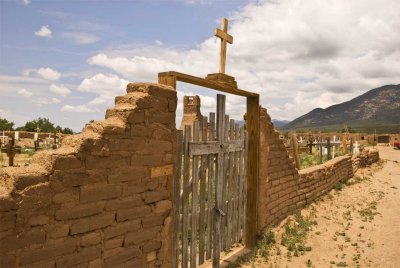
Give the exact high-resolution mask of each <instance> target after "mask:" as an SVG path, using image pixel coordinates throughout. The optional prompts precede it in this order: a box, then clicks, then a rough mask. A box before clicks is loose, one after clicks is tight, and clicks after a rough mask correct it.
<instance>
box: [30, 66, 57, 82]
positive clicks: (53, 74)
mask: <svg viewBox="0 0 400 268" xmlns="http://www.w3.org/2000/svg"><path fill="white" fill-rule="evenodd" d="M35 72H36V73H37V75H38V76H40V77H42V78H43V79H46V80H50V81H57V80H58V79H60V77H61V74H60V73H59V72H57V71H56V70H53V69H51V68H39V69H37V70H35ZM28 74H29V71H28Z"/></svg>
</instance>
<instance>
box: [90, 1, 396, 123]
mask: <svg viewBox="0 0 400 268" xmlns="http://www.w3.org/2000/svg"><path fill="white" fill-rule="evenodd" d="M189 2H193V3H194V2H198V1H189ZM200 2H202V1H200ZM399 10H400V2H399V1H397V0H385V1H383V2H382V1H374V0H363V1H361V0H359V1H347V0H336V1H334V2H332V1H327V0H326V1H317V2H315V1H306V0H298V1H292V0H277V1H266V0H265V1H257V2H253V3H250V4H248V5H247V6H245V7H244V8H242V9H241V10H239V11H238V12H237V13H235V14H233V15H232V16H231V17H230V24H229V26H230V28H229V32H230V34H232V35H233V37H234V42H233V45H229V46H228V57H227V58H228V59H227V73H228V74H231V75H234V76H236V79H237V81H238V85H239V87H241V88H243V89H246V90H249V91H255V92H258V93H260V96H261V104H262V105H263V106H265V107H267V108H268V110H269V111H270V112H271V114H272V117H274V118H279V119H294V118H296V117H298V116H300V115H302V114H304V113H306V112H309V111H310V110H312V109H314V108H316V107H326V106H329V105H332V104H335V103H337V102H341V101H344V100H348V99H350V98H352V97H355V96H357V95H359V94H361V93H363V92H366V91H367V90H369V89H372V88H375V87H379V86H381V85H385V84H398V83H399V77H400V64H398V63H399V62H400V35H396V34H393V33H396V32H398V29H399V28H400V16H398V14H399V13H398V11H399ZM216 27H219V25H216ZM219 44H220V42H219V40H217V39H216V38H214V37H212V38H209V39H208V40H205V41H204V42H203V43H201V44H199V45H198V46H197V47H196V48H195V49H187V50H182V49H176V48H168V47H160V46H147V47H138V46H133V47H130V48H129V47H123V48H121V47H117V48H114V49H108V50H105V51H102V52H100V53H98V54H97V55H95V56H93V57H91V58H89V59H88V63H89V64H91V65H95V66H100V67H105V68H109V69H110V70H113V71H114V72H117V73H119V74H121V75H122V76H123V77H124V78H125V79H129V80H130V81H154V80H155V79H156V78H157V72H162V71H169V70H175V71H181V72H185V73H189V74H193V75H196V76H203V77H204V76H205V75H206V74H207V73H213V72H216V71H218V54H219ZM235 103H236V104H237V103H238V102H236V100H235ZM228 112H229V111H228ZM233 113H234V111H233Z"/></svg>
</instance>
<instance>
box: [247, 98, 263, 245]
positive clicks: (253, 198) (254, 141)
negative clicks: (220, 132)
mask: <svg viewBox="0 0 400 268" xmlns="http://www.w3.org/2000/svg"><path fill="white" fill-rule="evenodd" d="M259 106H260V98H259V96H256V97H247V115H246V127H247V133H248V146H249V147H248V157H247V205H246V238H245V246H246V247H248V248H253V247H255V246H256V243H257V199H258V194H257V192H258V179H259V178H258V172H259V167H258V166H259V146H260V107H259Z"/></svg>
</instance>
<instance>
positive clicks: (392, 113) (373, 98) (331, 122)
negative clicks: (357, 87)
mask: <svg viewBox="0 0 400 268" xmlns="http://www.w3.org/2000/svg"><path fill="white" fill-rule="evenodd" d="M344 125H348V126H351V127H352V128H353V129H354V126H355V127H356V129H357V127H358V128H360V127H361V128H363V129H365V128H369V129H371V128H374V127H377V126H378V127H382V126H394V127H395V128H396V129H397V131H396V132H398V131H399V130H400V85H386V86H383V87H379V88H375V89H371V90H370V91H368V92H366V93H364V94H362V95H361V96H358V97H356V98H354V99H352V100H350V101H346V102H343V103H340V104H336V105H332V106H330V107H328V108H325V109H322V108H317V109H314V110H312V111H311V112H309V113H307V114H305V115H303V116H300V117H299V118H297V119H295V120H293V121H291V122H290V123H288V124H286V125H285V126H284V127H283V128H282V129H286V130H289V129H315V128H326V127H328V128H329V127H331V128H330V129H331V130H332V127H334V126H336V127H339V128H340V129H341V128H343V126H344ZM359 131H360V130H359Z"/></svg>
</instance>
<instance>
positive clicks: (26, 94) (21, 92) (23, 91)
mask: <svg viewBox="0 0 400 268" xmlns="http://www.w3.org/2000/svg"><path fill="white" fill-rule="evenodd" d="M18 94H19V95H21V96H22V97H26V98H29V97H30V96H32V95H33V93H32V92H30V91H28V90H26V89H25V88H22V89H20V90H18Z"/></svg>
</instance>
